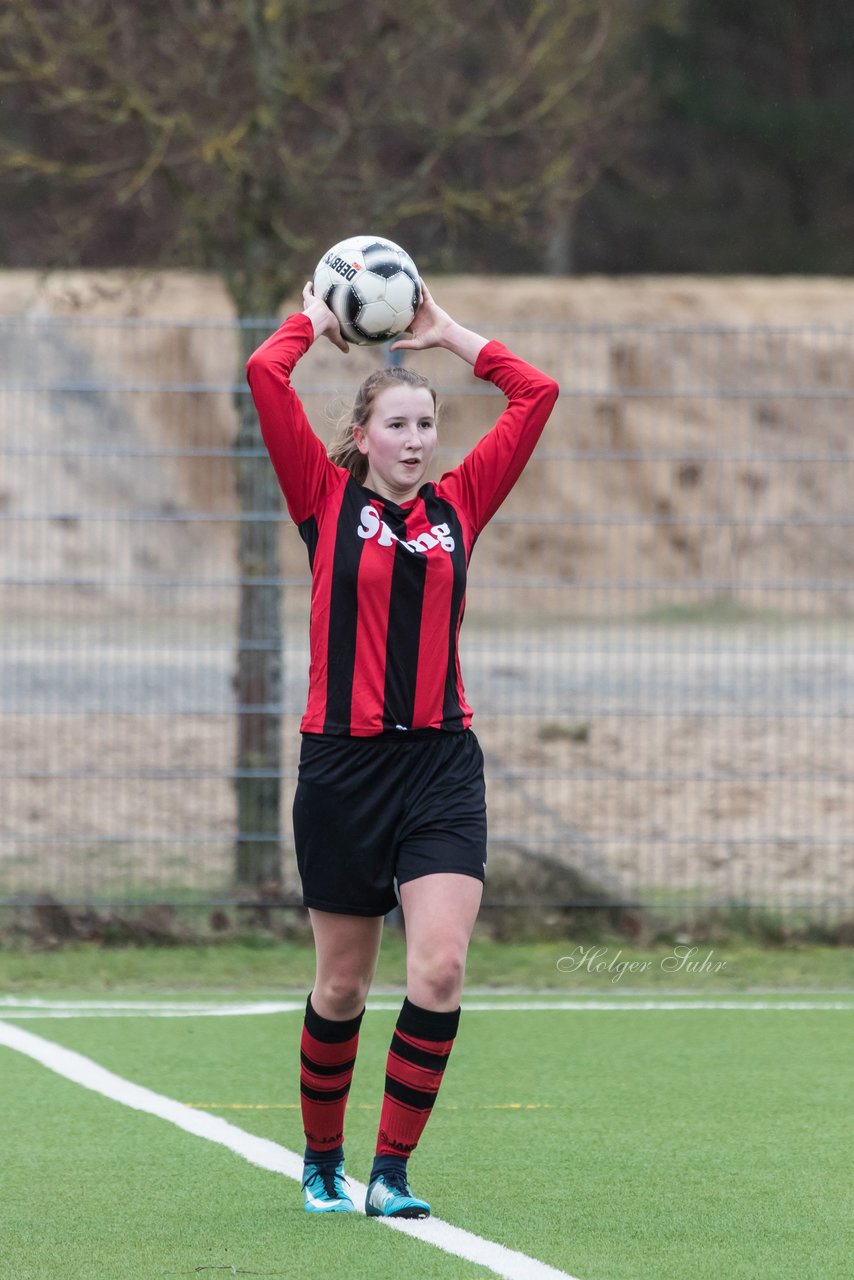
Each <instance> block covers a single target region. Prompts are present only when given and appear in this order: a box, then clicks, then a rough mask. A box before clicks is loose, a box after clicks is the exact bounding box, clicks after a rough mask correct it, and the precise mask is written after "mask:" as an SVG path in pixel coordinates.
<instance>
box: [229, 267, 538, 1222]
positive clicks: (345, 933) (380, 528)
mask: <svg viewBox="0 0 854 1280" xmlns="http://www.w3.org/2000/svg"><path fill="white" fill-rule="evenodd" d="M303 299H304V303H305V308H304V311H303V312H302V313H301V314H297V315H292V316H291V317H289V319H287V320H286V321H285V322H284V324H283V325H282V326H281V328H280V329H278V330H277V332H276V333H274V334H273V336H272V337H270V338H268V339H267V341H266V342H265V343H264V344H263V345H262V346H261V347H259V348H258V350H257V351H256V352H255V353H254V354H253V355H252V356H251V357H250V360H249V363H248V366H247V372H248V377H249V384H250V387H251V390H252V395H253V397H254V400H255V404H256V406H257V409H258V415H259V418H260V422H261V430H262V433H263V436H264V440H265V443H266V445H267V449H268V450H269V453H270V458H271V461H272V463H273V466H274V467H275V470H276V474H277V476H278V478H279V483H280V484H281V486H282V491H283V493H284V495H285V499H286V501H287V505H288V510H289V512H290V515H291V517H292V518H293V521H294V523H295V524H296V526H297V528H298V529H299V532H300V535H301V537H302V538H303V541H304V542H305V544H306V546H307V548H308V556H309V562H310V564H311V573H312V594H311V628H310V636H311V640H310V650H311V659H310V673H309V694H308V705H307V707H306V711H305V715H304V717H303V720H302V724H301V732H302V748H301V755H300V767H299V781H298V784H297V789H296V796H295V800H294V814H293V816H294V836H295V844H296V854H297V862H298V866H299V871H300V876H301V878H302V887H303V895H304V902H305V905H306V906H307V907H308V910H309V915H310V918H311V924H312V929H313V933H314V940H315V948H316V953H317V956H316V960H317V971H316V978H315V983H314V987H313V988H312V991H311V994H310V996H309V998H308V1001H307V1004H306V1013H305V1024H304V1027H303V1032H302V1041H301V1073H300V1091H301V1102H302V1115H303V1125H304V1128H305V1135H306V1144H307V1145H306V1151H305V1172H304V1180H303V1192H304V1198H305V1207H306V1209H307V1210H308V1211H309V1212H318V1213H327V1212H342V1211H351V1210H352V1209H353V1208H354V1205H353V1202H352V1200H351V1198H350V1196H349V1194H348V1191H347V1183H346V1181H345V1179H344V1149H343V1139H344V1111H345V1107H346V1105H347V1094H348V1092H349V1088H350V1081H351V1078H352V1074H353V1066H354V1063H355V1059H356V1047H357V1044H358V1038H359V1027H360V1024H361V1021H362V1014H363V1012H364V1008H365V1000H366V997H367V994H368V990H369V988H370V985H371V980H372V978H373V975H374V970H375V967H376V962H377V956H378V953H379V947H380V938H381V932H382V925H383V917H384V916H385V915H386V914H387V913H388V912H389V911H390V910H391V909H392V908H393V907H394V906H395V905H396V903H397V900H398V896H399V900H400V905H401V909H402V911H403V918H404V925H405V933H406V953H407V961H406V968H407V972H406V998H405V1000H404V1002H403V1007H402V1009H401V1013H400V1016H399V1018H398V1021H397V1026H396V1029H395V1032H394V1036H393V1039H392V1042H391V1048H390V1050H389V1054H388V1061H387V1067H386V1078H385V1092H384V1095H383V1103H382V1113H381V1116H380V1123H379V1134H378V1138H377V1147H376V1157H375V1159H374V1164H373V1169H372V1171H371V1176H370V1181H369V1187H368V1195H367V1202H366V1206H365V1208H366V1212H367V1213H368V1214H369V1215H371V1216H375V1217H378V1216H385V1217H404V1218H423V1217H427V1216H428V1215H429V1213H430V1206H429V1204H427V1203H426V1201H424V1200H420V1199H418V1198H416V1197H415V1196H414V1195H413V1194H412V1192H411V1190H410V1188H409V1184H408V1180H407V1160H408V1158H409V1156H410V1155H411V1153H412V1152H413V1151H414V1149H415V1146H416V1144H417V1142H418V1140H419V1138H420V1136H421V1133H422V1130H423V1129H424V1126H425V1124H426V1123H427V1120H428V1118H429V1116H430V1111H431V1108H432V1107H433V1104H434V1102H435V1101H436V1095H437V1093H438V1090H439V1085H440V1084H441V1081H442V1073H443V1072H444V1069H445V1065H446V1063H447V1061H448V1056H449V1054H450V1052H451V1048H452V1046H453V1043H454V1037H455V1036H456V1033H457V1024H458V1022H459V1016H460V995H461V992H462V984H463V975H464V970H465V961H466V952H467V949H468V943H469V938H470V935H471V932H472V928H473V926H474V922H475V917H476V916H477V912H478V907H479V905H480V899H481V893H482V890H483V880H484V873H485V869H486V805H485V799H484V780H483V755H482V753H481V750H480V747H479V745H478V743H477V740H476V738H475V736H474V734H473V733H472V731H471V729H470V728H469V725H470V724H471V718H472V712H471V709H470V707H469V706H468V704H467V702H466V698H465V693H464V691H463V684H462V680H461V677H460V668H459V661H458V654H457V640H458V635H459V629H460V624H461V622H462V617H463V607H464V600H465V588H466V569H467V566H468V561H469V557H470V555H471V551H472V548H473V546H474V543H475V540H476V538H477V537H478V535H479V534H480V532H481V530H482V529H483V528H484V526H485V525H486V523H487V521H488V520H489V519H490V517H491V516H492V515H493V514H494V513H495V511H496V510H497V509H498V507H499V506H500V504H501V503H502V502H503V500H504V498H505V497H506V496H507V494H508V493H509V491H510V489H511V487H512V486H513V484H514V483H515V481H516V480H517V479H518V477H519V475H520V473H521V471H522V469H523V467H524V466H525V463H526V462H527V460H528V458H529V457H530V455H531V451H532V450H533V448H534V445H535V444H536V442H537V439H538V438H539V436H540V433H541V432H542V429H543V427H544V426H545V423H546V420H547V419H548V416H549V414H550V412H551V410H552V406H553V405H554V402H555V400H556V398H557V385H556V384H555V383H554V382H553V381H552V379H551V378H548V377H546V376H545V374H542V373H539V372H538V371H537V370H536V369H534V368H532V367H531V366H530V365H528V364H526V363H525V362H524V361H523V360H520V359H519V358H518V357H517V356H514V355H512V354H511V353H510V352H509V351H508V350H507V349H506V348H505V347H504V346H502V345H501V343H499V342H488V341H487V340H486V339H485V338H482V337H480V336H479V335H478V334H476V333H473V332H472V331H471V330H469V329H465V328H463V327H462V326H461V325H459V324H457V323H456V322H455V321H454V320H453V319H452V318H451V317H450V316H449V315H448V314H447V312H445V311H443V310H442V309H441V308H440V307H439V306H438V305H437V304H436V303H435V301H434V300H433V298H432V297H431V295H430V292H429V290H428V289H427V288H426V287H425V288H424V296H423V301H422V303H421V306H420V308H419V310H418V312H417V314H416V316H415V319H414V321H413V323H412V326H411V329H410V334H409V336H408V337H405V338H402V339H400V340H399V341H398V342H397V343H396V344H395V346H396V347H397V348H398V349H401V350H410V351H418V350H424V349H426V348H428V347H443V348H445V349H446V350H447V351H450V352H452V353H453V354H455V355H457V356H459V357H460V359H462V360H464V361H466V362H467V363H468V364H470V365H473V366H474V372H475V374H476V375H477V376H478V377H481V378H484V379H488V380H489V381H491V382H494V383H495V384H496V385H497V386H498V387H499V388H500V389H501V390H502V391H503V392H504V394H505V396H506V397H507V399H508V404H507V407H506V408H505V410H504V412H503V413H502V414H501V416H500V418H499V419H498V421H497V423H496V424H495V426H494V427H493V428H492V430H491V431H489V432H488V433H487V434H486V435H485V436H484V437H483V439H482V440H481V441H480V442H479V443H478V444H477V445H476V446H475V448H474V449H473V450H472V452H471V453H470V454H469V455H468V457H467V458H465V459H464V461H463V462H461V463H460V465H459V466H458V467H456V468H455V469H454V470H452V471H449V472H447V473H446V474H445V475H443V476H442V478H441V480H439V481H438V483H431V482H429V481H427V480H426V478H425V477H426V475H427V471H428V468H429V466H430V462H431V459H432V457H433V452H434V450H435V448H436V396H435V393H434V392H433V391H432V390H431V388H430V386H429V384H428V382H427V380H426V379H425V378H423V377H421V376H420V375H419V374H417V373H414V372H412V371H410V370H409V369H407V368H402V367H391V368H385V369H381V370H378V371H377V372H376V373H373V374H371V376H370V377H369V378H367V379H366V381H365V382H364V383H363V384H362V386H361V387H360V388H359V390H358V392H357V395H356V401H355V405H354V407H353V413H352V418H351V420H350V422H349V424H348V426H347V428H346V430H345V431H344V432H343V433H342V434H341V436H340V437H339V438H338V440H336V441H335V442H334V443H333V445H332V446H331V448H330V449H329V451H328V452H327V450H326V448H325V447H324V446H323V444H322V443H321V442H320V440H319V439H318V437H317V436H316V435H315V434H314V433H313V431H312V429H311V427H310V426H309V423H308V420H307V418H306V416H305V413H304V411H303V408H302V405H301V404H300V401H299V399H298V398H297V395H296V393H295V392H294V390H293V388H292V387H291V384H290V375H291V372H292V370H293V368H294V366H295V364H296V362H297V361H298V360H299V358H300V357H301V356H302V355H304V353H305V352H306V351H307V350H308V348H309V347H310V346H311V344H312V343H313V342H314V341H315V340H316V339H317V338H319V337H322V336H325V337H327V338H328V339H330V340H331V341H332V342H333V343H334V345H335V346H337V347H339V348H340V349H341V350H342V351H345V352H346V351H347V344H346V342H345V341H344V339H343V338H342V336H341V331H340V328H339V326H338V322H337V320H336V319H335V317H334V315H333V314H332V312H331V311H330V310H329V308H328V307H327V306H326V304H325V303H324V302H322V301H321V300H320V299H319V298H316V297H314V295H313V293H312V289H311V285H310V284H309V285H306V287H305V290H304V293H303Z"/></svg>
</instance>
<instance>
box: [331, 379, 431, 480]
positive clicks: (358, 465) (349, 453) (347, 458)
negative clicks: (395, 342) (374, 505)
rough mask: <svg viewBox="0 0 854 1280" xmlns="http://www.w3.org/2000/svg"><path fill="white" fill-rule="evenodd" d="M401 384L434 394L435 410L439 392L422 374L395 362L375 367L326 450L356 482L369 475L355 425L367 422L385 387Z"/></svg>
mask: <svg viewBox="0 0 854 1280" xmlns="http://www.w3.org/2000/svg"><path fill="white" fill-rule="evenodd" d="M400 385H403V386H407V387H418V388H420V387H424V388H426V390H427V391H429V392H430V395H431V396H432V397H433V409H434V412H435V410H436V392H435V391H434V390H433V388H432V387H431V386H430V383H429V381H428V380H427V378H425V377H424V376H423V374H420V373H414V372H413V371H412V370H411V369H406V368H404V367H403V366H402V365H392V366H391V367H390V368H386V369H375V370H374V372H373V373H371V374H369V375H368V377H367V378H365V381H364V382H363V383H362V385H361V386H360V387H359V390H358V391H357V392H356V399H355V400H354V402H353V408H352V410H351V411H350V413H349V414H348V415H347V417H346V418H345V420H344V422H343V424H342V426H340V427H339V429H338V433H337V434H336V436H335V438H334V439H333V440H332V442H331V444H330V445H329V448H328V449H327V451H326V452H327V454H328V456H329V460H330V462H334V463H335V465H336V466H337V467H345V468H346V469H347V471H349V472H350V475H351V476H352V477H353V479H354V480H355V481H356V482H357V484H364V483H365V478H366V476H367V474H368V459H367V458H366V457H365V455H364V454H363V453H360V452H359V447H358V445H357V444H356V439H355V436H354V435H353V428H354V427H363V426H364V425H365V423H366V422H367V421H368V418H369V417H370V416H371V410H372V409H373V407H374V401H375V400H376V398H377V396H378V395H379V393H380V392H381V391H384V390H385V389H386V387H394V386H400Z"/></svg>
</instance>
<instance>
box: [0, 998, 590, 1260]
mask: <svg viewBox="0 0 854 1280" xmlns="http://www.w3.org/2000/svg"><path fill="white" fill-rule="evenodd" d="M0 1045H5V1046H6V1047H7V1048H9V1049H14V1050H16V1051H17V1052H18V1053H23V1054H25V1055H26V1056H27V1057H29V1058H33V1059H34V1060H35V1061H36V1062H40V1063H41V1064H42V1066H45V1067H47V1068H48V1069H49V1070H50V1071H55V1072H56V1073H57V1075H60V1076H64V1077H65V1079H66V1080H71V1081H73V1083H74V1084H79V1085H82V1086H83V1088H84V1089H91V1090H92V1092H93V1093H100V1094H102V1095H103V1096H104V1097H106V1098H111V1099H112V1100H113V1101H114V1102H119V1103H121V1104H122V1106H125V1107H131V1108H132V1109H133V1110H134V1111H143V1112H146V1113H147V1114H148V1115H152V1116H157V1117H158V1118H159V1119H161V1120H167V1121H168V1122H169V1123H170V1124H174V1125H177V1127H178V1128H179V1129H183V1130H185V1132H187V1133H192V1134H194V1135H195V1136H196V1137H199V1138H206V1139H207V1141H208V1142H215V1143H217V1144H218V1145H219V1146H222V1147H227V1148H228V1149H229V1150H230V1151H233V1152H234V1153H235V1154H236V1155H239V1156H242V1157H243V1159H244V1160H248V1161H249V1163H250V1164H254V1165H257V1166H258V1167H259V1168H261V1169H266V1170H268V1171H269V1172H271V1173H280V1174H284V1175H285V1177H286V1178H292V1179H294V1180H295V1181H296V1182H300V1181H301V1180H302V1158H301V1157H300V1156H298V1155H297V1154H296V1152H294V1151H289V1150H288V1149H287V1147H282V1146H279V1144H278V1143H276V1142H271V1141H270V1140H269V1139H268V1138H258V1137H256V1136H255V1135H254V1134H250V1133H247V1132H246V1130H245V1129H240V1128H238V1126H237V1125H233V1124H231V1123H229V1121H228V1120H223V1119H222V1118H221V1117H219V1116H212V1115H210V1114H209V1113H208V1112H205V1111H196V1110H194V1109H193V1108H192V1107H188V1106H186V1105H185V1104H184V1103H182V1102H176V1101H175V1100H174V1099H173V1098H167V1097H165V1096H164V1095H163V1094H160V1093H154V1092H153V1091H152V1090H151V1089H146V1088H144V1087H143V1086H142V1085H138V1084H134V1083H133V1082H132V1081H130V1080H125V1079H124V1078H123V1077H122V1076H117V1075H114V1074H113V1072H112V1071H108V1070H107V1069H106V1068H105V1067H102V1066H99V1065H98V1063H97V1062H93V1061H92V1059H91V1058H86V1057H84V1056H83V1055H82V1054H80V1053H75V1052H74V1051H73V1050H71V1049H65V1048H63V1046H62V1045H58V1044H55V1043H54V1042H53V1041H52V1040H46V1039H44V1038H43V1037H42V1036H37V1035H33V1033H32V1032H30V1031H24V1029H23V1028H22V1027H15V1026H12V1025H11V1024H10V1023H8V1022H0ZM349 1182H350V1186H351V1188H352V1190H353V1192H354V1198H355V1199H356V1202H357V1203H359V1202H360V1201H361V1202H362V1203H363V1202H364V1197H365V1193H366V1191H367V1187H366V1186H365V1184H364V1183H363V1182H356V1181H354V1180H353V1179H349ZM377 1221H378V1222H381V1223H383V1224H384V1225H386V1226H388V1227H392V1228H394V1229H395V1230H396V1231H401V1232H403V1233H404V1235H410V1236H414V1237H415V1238H416V1239H417V1240H423V1241H424V1242H425V1243H426V1244H432V1245H435V1246H436V1248H438V1249H442V1250H444V1252H445V1253H451V1254H454V1255H456V1256H457V1257H459V1258H464V1259H465V1260H466V1261H467V1262H473V1263H475V1264H476V1265H477V1266H482V1267H488V1268H489V1270H491V1271H492V1272H493V1273H494V1274H495V1275H497V1276H501V1277H503V1280H576V1278H575V1277H574V1276H570V1275H568V1274H567V1272H565V1271H558V1270H557V1268H556V1267H550V1266H548V1265H547V1264H546V1263H544V1262H538V1261H537V1260H536V1258H529V1257H528V1255H527V1254H524V1253H518V1252H517V1251H516V1250H515V1249H507V1248H505V1246H504V1245H501V1244H496V1243H495V1242H494V1241H492V1240H485V1239H483V1238H482V1237H481V1236H477V1235H474V1234H473V1233H472V1232H470V1231H463V1230H462V1229H461V1228H460V1227H454V1226H451V1224H450V1223H449V1222H443V1221H442V1220H441V1219H440V1218H427V1219H425V1220H424V1221H418V1222H413V1221H405V1220H403V1219H393V1218H378V1219H377Z"/></svg>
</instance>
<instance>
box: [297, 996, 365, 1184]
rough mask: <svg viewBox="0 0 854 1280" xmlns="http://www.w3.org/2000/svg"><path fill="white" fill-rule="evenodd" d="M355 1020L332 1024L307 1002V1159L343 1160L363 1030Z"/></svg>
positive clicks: (303, 1097) (303, 1060)
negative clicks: (346, 1115)
mask: <svg viewBox="0 0 854 1280" xmlns="http://www.w3.org/2000/svg"><path fill="white" fill-rule="evenodd" d="M364 1012H365V1011H364V1009H363V1010H362V1013H360V1014H359V1015H358V1016H357V1017H355V1018H348V1019H347V1020H346V1021H345V1022H333V1021H332V1020H331V1019H330V1018H321V1016H320V1014H319V1013H317V1012H316V1010H315V1009H314V1007H313V1006H312V1003H311V996H309V997H308V1000H307V1001H306V1006H305V1022H304V1024H303V1029H302V1040H301V1041H300V1102H301V1104H302V1124H303V1129H304V1130H305V1139H306V1143H307V1146H306V1159H311V1158H312V1157H315V1156H316V1157H322V1158H324V1162H325V1161H329V1160H331V1159H333V1158H336V1157H337V1158H343V1154H344V1153H343V1151H342V1150H341V1144H342V1143H343V1141H344V1112H345V1110H346V1107H347V1095H348V1094H349V1092H350V1081H351V1080H352V1078H353V1067H354V1066H355V1064H356V1049H357V1047H358V1044H359V1027H360V1025H361V1022H362V1015H363V1014H364Z"/></svg>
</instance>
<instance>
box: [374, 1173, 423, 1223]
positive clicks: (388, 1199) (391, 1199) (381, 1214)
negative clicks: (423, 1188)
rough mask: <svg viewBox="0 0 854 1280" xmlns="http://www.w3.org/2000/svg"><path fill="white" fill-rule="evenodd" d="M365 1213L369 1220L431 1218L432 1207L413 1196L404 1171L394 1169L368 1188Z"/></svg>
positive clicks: (375, 1179) (380, 1176)
mask: <svg viewBox="0 0 854 1280" xmlns="http://www.w3.org/2000/svg"><path fill="white" fill-rule="evenodd" d="M365 1213H366V1214H367V1215H368V1217H369V1218H429V1217H430V1206H429V1204H427V1202H426V1200H417V1199H416V1198H415V1196H414V1195H413V1194H412V1192H411V1191H410V1189H409V1183H408V1182H407V1181H406V1174H405V1173H404V1171H403V1169H393V1170H391V1171H390V1172H388V1173H381V1174H379V1176H378V1177H376V1178H374V1180H373V1182H372V1183H371V1184H370V1186H369V1187H368V1195H367V1198H366V1200H365Z"/></svg>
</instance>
